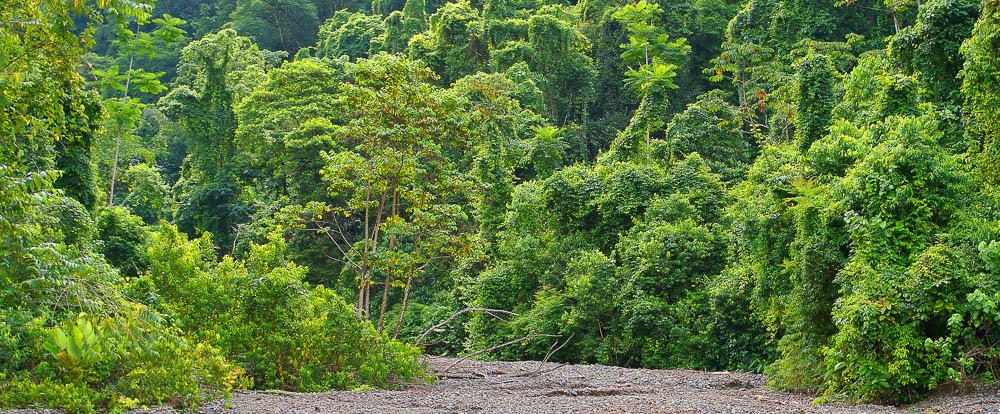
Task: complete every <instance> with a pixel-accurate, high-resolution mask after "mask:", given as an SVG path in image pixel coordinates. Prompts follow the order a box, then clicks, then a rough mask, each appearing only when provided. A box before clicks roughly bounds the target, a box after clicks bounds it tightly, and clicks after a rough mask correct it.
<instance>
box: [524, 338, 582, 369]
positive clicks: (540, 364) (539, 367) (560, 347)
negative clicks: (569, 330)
mask: <svg viewBox="0 0 1000 414" xmlns="http://www.w3.org/2000/svg"><path fill="white" fill-rule="evenodd" d="M575 335H576V333H573V334H570V336H569V338H566V340H565V341H563V343H562V345H559V347H558V348H556V349H552V347H554V346H556V344H558V343H559V340H558V339H556V341H555V342H553V343H552V346H550V347H549V352H548V353H547V354H545V358H542V360H541V361H538V367H537V368H535V372H534V373H533V375H531V376H534V375H537V374H538V372H539V371H541V369H542V365H543V364H545V363H546V362H549V358H550V357H552V354H554V353H556V352H559V350H560V349H563V347H564V346H566V344H568V343H569V341H570V339H573V336H575Z"/></svg>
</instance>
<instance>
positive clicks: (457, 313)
mask: <svg viewBox="0 0 1000 414" xmlns="http://www.w3.org/2000/svg"><path fill="white" fill-rule="evenodd" d="M469 312H486V313H488V314H490V316H492V317H494V318H497V319H500V320H502V321H504V322H506V320H505V319H503V318H501V317H499V316H497V315H496V313H502V314H505V315H510V316H521V315H518V314H516V313H514V312H511V311H505V310H503V309H489V308H476V307H469V308H465V309H462V310H460V311H458V312H455V313H453V314H452V315H451V316H449V317H448V319H445V320H444V322H441V323H439V324H437V325H434V326H432V327H430V328H429V329H427V330H426V331H424V333H423V334H422V335H420V338H418V339H417V342H415V343H414V344H413V346H420V344H422V343H423V342H424V339H425V338H427V335H429V334H430V333H431V332H433V331H435V330H437V329H438V328H440V327H442V326H445V325H447V324H449V323H451V321H453V320H455V318H457V317H459V316H461V315H463V314H466V313H469Z"/></svg>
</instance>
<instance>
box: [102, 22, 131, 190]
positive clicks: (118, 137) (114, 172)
mask: <svg viewBox="0 0 1000 414" xmlns="http://www.w3.org/2000/svg"><path fill="white" fill-rule="evenodd" d="M135 38H136V39H138V38H139V22H138V21H136V22H135ZM133 63H135V56H134V55H132V54H131V53H130V54H129V55H128V70H126V71H125V91H124V92H122V103H123V104H124V103H127V102H128V87H129V85H130V84H131V83H132V64H133ZM121 148H122V128H121V125H119V126H118V131H117V133H116V134H115V159H114V163H113V164H112V165H111V186H110V188H108V206H113V205H115V182H116V181H117V180H118V154H119V153H120V152H121Z"/></svg>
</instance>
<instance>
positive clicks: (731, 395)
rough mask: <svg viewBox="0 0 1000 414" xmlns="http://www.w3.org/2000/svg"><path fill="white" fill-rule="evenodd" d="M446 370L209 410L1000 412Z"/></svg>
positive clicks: (644, 372)
mask: <svg viewBox="0 0 1000 414" xmlns="http://www.w3.org/2000/svg"><path fill="white" fill-rule="evenodd" d="M428 362H429V367H430V370H431V371H432V372H435V373H437V375H438V377H439V378H441V379H440V380H438V381H437V382H436V383H433V384H422V385H411V386H409V387H406V388H405V389H402V390H398V391H364V392H356V391H355V392H346V391H345V392H327V393H315V394H290V393H275V392H247V393H238V394H235V395H233V397H232V399H231V400H230V401H229V403H228V405H229V407H231V408H229V409H223V408H224V407H225V406H226V404H225V403H223V402H216V403H214V404H211V405H209V406H206V407H204V409H203V412H205V413H220V412H227V413H265V412H266V413H317V412H322V413H387V414H389V413H391V414H395V413H418V414H423V413H531V414H535V413H538V414H541V413H678V414H679V413H871V414H875V413H1000V392H998V391H997V390H979V391H976V392H974V393H971V394H965V395H944V394H942V395H937V396H933V397H931V398H929V399H927V400H925V401H923V402H921V403H919V404H915V405H912V406H906V407H898V408H897V407H886V406H877V405H846V404H826V405H814V404H813V403H812V398H811V397H809V396H806V395H801V394H792V393H785V392H778V391H773V390H770V389H767V388H766V387H765V383H766V380H765V378H764V376H762V375H757V374H747V373H736V372H701V371H692V370H649V369H627V368H619V367H608V366H602V365H561V364H555V363H545V364H540V363H538V362H480V361H469V360H466V361H459V360H458V359H455V358H440V357H429V359H428Z"/></svg>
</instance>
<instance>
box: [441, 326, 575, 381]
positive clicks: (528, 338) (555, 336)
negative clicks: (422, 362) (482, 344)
mask: <svg viewBox="0 0 1000 414" xmlns="http://www.w3.org/2000/svg"><path fill="white" fill-rule="evenodd" d="M535 338H562V335H549V334H530V335H525V336H522V337H520V338H517V339H512V340H510V341H507V342H504V343H502V344H500V345H494V346H491V347H489V348H486V349H480V350H478V351H476V352H473V353H471V354H469V355H466V356H464V357H461V358H459V359H458V360H457V361H455V362H453V363H452V364H451V365H449V366H448V368H445V369H444V371H441V372H442V373H446V372H448V371H450V370H451V369H452V368H454V367H455V366H456V365H458V364H460V363H461V362H462V361H465V360H467V359H469V358H472V357H474V356H476V355H482V354H485V353H487V352H493V351H496V350H498V349H500V348H503V347H506V346H510V345H514V344H517V343H521V342H524V341H530V340H532V339H535Z"/></svg>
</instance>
